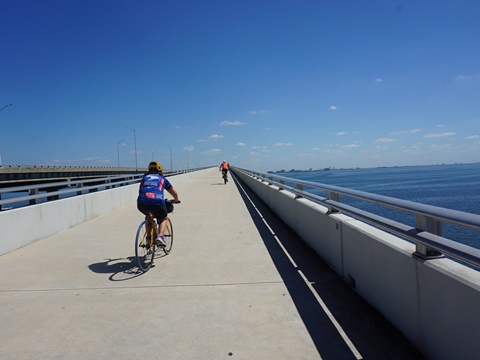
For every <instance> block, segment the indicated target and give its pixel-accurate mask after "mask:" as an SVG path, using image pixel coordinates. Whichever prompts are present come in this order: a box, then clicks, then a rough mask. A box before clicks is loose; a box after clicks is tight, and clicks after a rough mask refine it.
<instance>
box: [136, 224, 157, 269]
mask: <svg viewBox="0 0 480 360" xmlns="http://www.w3.org/2000/svg"><path fill="white" fill-rule="evenodd" d="M149 223H150V221H148V220H144V221H142V222H141V223H140V225H139V226H138V230H137V235H136V237H135V258H136V260H137V265H138V268H139V269H140V270H142V271H147V270H148V269H150V268H151V267H152V264H153V258H154V257H155V245H153V246H152V244H151V242H150V239H147V235H149V236H151V235H152V234H151V233H152V231H148V232H147V225H148V224H149ZM149 228H150V229H152V225H151V224H150V226H149Z"/></svg>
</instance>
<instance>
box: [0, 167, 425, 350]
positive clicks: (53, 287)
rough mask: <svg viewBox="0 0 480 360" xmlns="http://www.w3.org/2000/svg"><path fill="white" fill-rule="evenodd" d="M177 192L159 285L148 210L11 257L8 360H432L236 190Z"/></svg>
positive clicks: (4, 276) (194, 187)
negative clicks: (149, 256) (146, 244)
mask: <svg viewBox="0 0 480 360" xmlns="http://www.w3.org/2000/svg"><path fill="white" fill-rule="evenodd" d="M170 180H171V182H172V184H173V185H174V186H175V177H171V178H170ZM176 188H177V190H178V192H179V194H180V199H181V200H182V203H181V204H179V205H176V207H175V211H174V213H173V214H172V215H171V218H172V221H173V225H174V244H173V250H172V252H171V253H170V254H169V255H168V256H162V257H158V258H157V259H156V260H155V266H154V267H153V268H151V269H150V270H149V271H148V272H147V273H141V272H139V271H138V269H137V267H136V264H135V260H134V236H135V232H136V229H137V226H138V224H139V222H140V221H141V220H142V215H141V214H140V213H139V212H138V211H137V210H136V206H135V204H131V205H129V206H126V207H123V208H121V209H118V210H116V211H114V212H111V213H109V214H106V215H103V216H100V217H98V218H95V219H93V220H91V221H89V222H86V223H84V224H81V225H79V226H76V227H74V228H71V229H69V230H67V231H64V232H62V233H59V234H56V235H54V236H51V237H48V238H46V239H43V240H41V241H38V242H36V243H34V244H32V245H29V246H27V247H24V248H21V249H19V250H16V251H13V252H11V253H8V254H5V255H3V256H0V272H1V277H0V359H356V358H365V359H415V358H421V357H420V355H419V354H418V353H417V352H416V350H415V349H413V348H412V347H411V345H410V344H409V343H408V342H407V341H406V340H405V339H404V338H403V337H402V336H401V335H400V334H399V333H398V332H397V331H396V330H395V329H393V328H392V327H391V326H390V325H389V324H388V323H387V322H386V321H385V320H384V318H383V317H382V316H380V315H379V314H378V313H377V312H376V311H375V310H373V309H372V308H371V307H370V306H368V304H366V303H365V302H364V301H363V300H362V299H360V298H359V297H358V296H357V295H356V294H355V293H353V292H352V291H351V290H350V289H349V288H348V287H347V286H346V285H345V284H344V283H343V281H341V280H340V279H339V278H338V277H337V276H336V275H335V274H334V273H333V272H332V271H331V270H330V269H329V268H328V267H327V266H326V265H325V264H324V263H323V261H321V260H320V259H319V258H318V257H317V256H316V255H315V254H312V251H310V250H309V249H308V248H307V247H306V246H305V245H304V244H303V243H302V242H301V240H299V239H298V238H297V237H296V236H295V235H294V234H293V233H291V231H290V230H289V229H288V228H286V226H285V225H284V224H283V223H282V222H280V221H278V219H277V218H276V217H275V215H273V214H272V213H271V212H270V211H269V210H268V209H266V208H265V207H264V206H263V204H262V203H261V202H260V201H258V200H257V199H256V198H255V196H254V195H253V194H251V193H250V192H249V191H248V190H247V189H243V188H242V187H241V186H240V184H238V183H237V182H235V181H233V179H230V182H229V183H228V184H227V185H223V183H222V182H221V174H220V172H219V171H218V170H216V169H212V170H208V171H203V172H201V173H199V174H198V175H196V176H194V177H193V178H192V179H191V180H188V181H185V182H183V183H181V184H179V185H178V186H176ZM244 190H245V191H244ZM19 226H28V224H19Z"/></svg>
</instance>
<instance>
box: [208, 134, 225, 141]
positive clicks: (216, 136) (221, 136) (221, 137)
mask: <svg viewBox="0 0 480 360" xmlns="http://www.w3.org/2000/svg"><path fill="white" fill-rule="evenodd" d="M223 137H224V136H223V135H217V134H213V135H210V136H209V137H208V138H209V139H214V140H218V139H223Z"/></svg>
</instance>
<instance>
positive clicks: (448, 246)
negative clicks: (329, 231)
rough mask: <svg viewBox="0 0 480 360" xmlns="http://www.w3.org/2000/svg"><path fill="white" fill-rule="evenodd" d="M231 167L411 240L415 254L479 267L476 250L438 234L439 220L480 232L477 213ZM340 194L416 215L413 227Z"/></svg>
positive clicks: (440, 224) (479, 255) (439, 229)
mask: <svg viewBox="0 0 480 360" xmlns="http://www.w3.org/2000/svg"><path fill="white" fill-rule="evenodd" d="M232 170H233V171H234V172H235V171H238V172H240V173H243V174H245V175H247V176H251V177H254V178H257V179H259V180H261V181H265V182H267V183H268V184H269V185H275V186H277V187H278V188H279V189H284V190H288V191H290V192H292V193H294V194H295V195H297V197H303V198H306V199H309V200H311V201H313V202H315V203H318V204H321V205H324V206H326V207H327V208H328V209H329V212H330V213H338V212H342V213H344V214H346V215H349V216H351V217H353V218H357V219H360V220H362V221H364V222H366V223H369V224H371V225H373V226H375V227H378V228H381V229H383V230H386V231H388V232H390V233H393V234H396V235H399V236H401V237H402V238H406V239H408V240H410V241H413V242H414V243H415V244H416V252H415V255H417V256H420V257H422V258H424V259H432V258H439V257H442V256H443V255H442V254H446V255H449V256H451V257H453V258H455V259H458V260H461V261H465V262H467V263H469V264H471V265H474V266H477V267H480V250H479V249H476V248H474V247H471V246H468V245H464V244H460V243H458V242H456V241H453V240H450V239H447V238H444V237H442V224H443V223H449V224H453V225H457V226H461V227H465V228H469V229H473V230H476V231H480V215H477V214H471V213H466V212H463V211H457V210H450V209H445V208H441V207H437V206H432V205H426V204H420V203H416V202H413V201H408V200H402V199H396V198H392V197H388V196H384V195H377V194H372V193H367V192H364V191H359V190H353V189H348V188H343V187H339V186H333V185H327V184H322V183H317V182H312V181H306V180H298V179H294V178H290V177H285V176H280V175H277V174H267V173H262V172H257V171H251V170H246V169H241V168H236V167H232ZM305 187H306V188H311V189H318V190H322V191H324V192H326V194H327V197H322V196H319V195H315V194H312V193H309V192H307V191H305V190H304V188H305ZM340 195H342V196H346V197H349V198H353V199H357V200H361V201H367V202H370V203H374V204H377V205H380V206H383V207H388V208H392V209H396V210H400V211H403V212H407V213H410V214H414V215H415V217H416V224H415V227H413V226H409V225H406V224H402V223H399V222H396V221H393V220H391V219H388V218H385V217H382V216H378V215H374V214H372V213H369V212H367V211H364V210H360V209H358V208H355V207H353V206H349V205H346V204H343V203H341V202H340Z"/></svg>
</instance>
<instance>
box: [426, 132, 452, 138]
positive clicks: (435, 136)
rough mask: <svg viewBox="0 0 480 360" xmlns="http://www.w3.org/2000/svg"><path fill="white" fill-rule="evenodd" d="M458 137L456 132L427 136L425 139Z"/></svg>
mask: <svg viewBox="0 0 480 360" xmlns="http://www.w3.org/2000/svg"><path fill="white" fill-rule="evenodd" d="M454 135H456V134H455V133H454V132H445V133H440V134H427V135H425V136H424V137H426V138H439V137H447V136H454Z"/></svg>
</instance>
